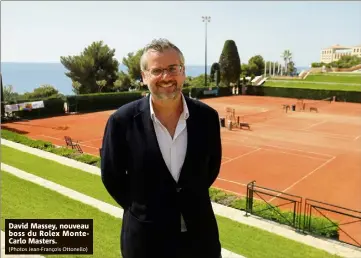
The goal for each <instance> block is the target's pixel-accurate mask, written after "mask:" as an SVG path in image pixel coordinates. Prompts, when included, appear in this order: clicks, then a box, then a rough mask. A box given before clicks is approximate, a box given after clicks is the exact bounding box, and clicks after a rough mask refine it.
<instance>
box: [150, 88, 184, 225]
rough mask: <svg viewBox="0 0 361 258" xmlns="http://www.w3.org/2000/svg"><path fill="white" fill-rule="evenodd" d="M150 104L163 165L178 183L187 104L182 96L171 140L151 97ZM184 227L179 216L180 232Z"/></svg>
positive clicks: (182, 159) (182, 155) (181, 164)
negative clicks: (179, 111)
mask: <svg viewBox="0 0 361 258" xmlns="http://www.w3.org/2000/svg"><path fill="white" fill-rule="evenodd" d="M149 100H150V101H149V102H150V103H149V104H150V115H151V118H152V120H153V125H154V129H155V133H156V136H157V140H158V144H159V148H160V150H161V152H162V156H163V159H164V162H165V164H166V165H167V167H168V170H169V171H170V173H171V175H172V177H173V178H174V180H175V181H176V182H178V179H179V175H180V171H181V169H182V166H183V162H184V159H185V155H186V151H187V137H188V135H187V123H186V120H187V118H188V117H189V111H188V107H187V103H186V101H185V99H184V96H183V94H182V102H183V112H182V114H181V115H180V117H179V121H178V124H177V127H176V130H175V133H174V137H173V139H172V137H171V135H170V134H169V132H168V130H167V128H165V126H164V125H162V123H161V122H160V121H159V120H158V118H157V117H156V115H155V113H154V109H153V103H152V97H151V96H150V98H149ZM186 230H187V229H186V225H185V222H184V220H183V216H181V231H182V232H184V231H186Z"/></svg>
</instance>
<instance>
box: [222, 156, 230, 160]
mask: <svg viewBox="0 0 361 258" xmlns="http://www.w3.org/2000/svg"><path fill="white" fill-rule="evenodd" d="M222 159H232V158H229V157H226V156H222Z"/></svg>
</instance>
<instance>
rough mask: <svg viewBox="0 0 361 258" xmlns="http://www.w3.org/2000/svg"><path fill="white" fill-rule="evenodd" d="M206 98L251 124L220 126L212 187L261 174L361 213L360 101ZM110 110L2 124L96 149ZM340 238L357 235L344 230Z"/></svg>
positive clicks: (354, 229)
mask: <svg viewBox="0 0 361 258" xmlns="http://www.w3.org/2000/svg"><path fill="white" fill-rule="evenodd" d="M202 101H203V102H205V103H207V104H208V105H210V106H212V107H214V108H215V109H216V110H217V111H218V112H219V115H220V117H225V113H226V112H225V108H226V107H231V108H234V109H235V111H236V116H240V121H241V122H247V123H250V125H251V130H247V129H245V130H240V129H238V128H234V129H233V130H231V131H229V130H228V129H226V128H222V130H221V131H222V145H223V158H222V167H221V172H220V175H219V177H218V179H217V180H216V182H215V183H214V187H217V188H221V189H224V190H227V191H230V192H233V193H235V194H238V195H245V194H246V185H247V184H248V183H249V182H251V181H253V180H256V184H257V185H260V186H264V187H267V188H271V189H275V190H278V191H282V192H286V193H290V194H294V195H298V196H301V197H302V198H303V200H304V199H305V198H311V199H313V200H317V201H322V202H326V203H330V204H334V205H338V206H341V207H345V208H348V209H353V210H358V211H361V187H360V182H361V119H360V118H361V104H353V103H340V102H332V103H328V102H319V103H313V104H312V106H315V107H317V109H318V113H316V112H310V111H309V110H306V111H299V110H298V108H297V110H296V111H288V112H285V111H284V110H283V109H282V106H283V104H289V105H292V104H296V103H297V100H296V99H289V98H272V97H258V96H232V97H221V98H214V99H204V100H202ZM306 102H314V101H306ZM297 107H298V106H297ZM112 112H114V110H112V111H107V112H96V113H89V114H77V115H67V116H62V117H53V118H48V119H37V120H32V121H22V122H14V123H7V124H3V125H2V128H4V129H12V130H16V131H18V132H20V133H24V134H26V135H28V136H29V137H32V138H34V139H41V140H46V141H50V142H52V143H54V144H56V145H62V146H65V141H64V136H66V135H67V136H70V137H72V138H73V139H75V140H77V141H79V143H80V145H81V147H82V149H83V151H84V152H87V153H89V154H93V155H98V154H99V148H100V147H101V143H102V136H103V132H104V126H105V123H106V121H107V119H108V117H109V115H110V114H111V113H112ZM205 130H206V129H205ZM255 197H256V196H255ZM270 199H271V197H269V198H268V200H270ZM272 200H275V198H272V199H271V201H272ZM302 207H303V206H302ZM302 211H303V208H302ZM358 216H360V215H358ZM350 225H351V226H344V227H342V228H343V229H344V230H345V231H347V233H349V234H351V235H352V236H355V235H357V238H356V240H357V241H358V242H359V243H361V222H358V223H353V224H350ZM342 238H344V239H343V240H344V241H348V242H349V241H352V240H349V239H348V238H347V237H346V236H344V234H343V235H342ZM352 243H353V244H355V242H352Z"/></svg>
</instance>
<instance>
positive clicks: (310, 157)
mask: <svg viewBox="0 0 361 258" xmlns="http://www.w3.org/2000/svg"><path fill="white" fill-rule="evenodd" d="M262 150H265V151H275V152H280V153H284V154H288V155H294V156H298V157H304V158H309V159H318V160H323V161H324V160H325V158H317V157H312V156H307V155H302V154H297V153H292V152H285V151H280V150H271V149H266V148H262Z"/></svg>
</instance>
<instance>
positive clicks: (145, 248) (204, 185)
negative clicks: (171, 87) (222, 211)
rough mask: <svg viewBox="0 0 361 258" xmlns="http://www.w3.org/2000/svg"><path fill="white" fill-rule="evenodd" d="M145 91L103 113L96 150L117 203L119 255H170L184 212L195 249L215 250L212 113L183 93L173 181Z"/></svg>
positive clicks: (214, 253)
mask: <svg viewBox="0 0 361 258" xmlns="http://www.w3.org/2000/svg"><path fill="white" fill-rule="evenodd" d="M149 97H150V96H146V97H143V98H141V99H139V100H136V101H133V102H131V103H128V104H126V105H123V106H122V107H120V108H119V109H118V110H117V111H116V112H114V113H113V114H112V115H111V116H110V117H109V120H108V121H107V124H106V127H105V132H104V137H103V143H102V150H101V179H102V182H103V184H104V186H105V187H106V189H107V191H108V192H109V194H110V195H111V196H112V197H113V198H114V200H115V201H116V202H117V203H118V204H119V205H120V206H122V207H123V209H124V215H123V223H122V228H121V240H120V245H121V251H122V255H123V257H124V258H153V257H157V258H163V257H164V258H173V257H176V254H177V252H178V251H177V248H178V243H179V239H178V238H179V235H180V230H181V224H180V221H181V220H180V217H181V214H182V215H183V218H184V221H185V223H186V227H187V232H188V234H189V236H190V239H191V241H192V244H193V245H194V249H195V255H196V257H206V258H213V257H216V258H218V257H219V255H220V253H221V245H220V241H219V232H218V227H217V222H216V218H215V215H214V212H213V209H212V205H211V201H210V197H209V187H210V186H211V185H212V184H213V182H214V181H215V179H216V178H217V176H218V174H219V170H220V166H221V158H222V147H221V136H220V123H219V116H218V113H217V111H216V110H214V109H213V108H211V107H209V106H208V105H206V104H204V103H202V102H200V101H196V100H193V99H190V98H189V97H187V96H185V100H186V103H187V106H188V109H189V118H188V119H187V120H186V123H187V132H188V141H187V151H186V156H185V160H184V163H183V166H182V169H181V172H180V177H179V180H178V182H176V181H175V180H174V179H173V177H172V175H171V173H170V171H169V170H168V168H167V165H166V163H165V162H164V160H163V157H162V153H161V151H160V148H159V145H158V142H157V138H156V134H155V130H154V126H153V121H152V119H151V116H150V106H149Z"/></svg>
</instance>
